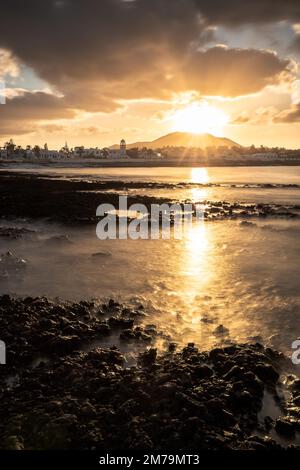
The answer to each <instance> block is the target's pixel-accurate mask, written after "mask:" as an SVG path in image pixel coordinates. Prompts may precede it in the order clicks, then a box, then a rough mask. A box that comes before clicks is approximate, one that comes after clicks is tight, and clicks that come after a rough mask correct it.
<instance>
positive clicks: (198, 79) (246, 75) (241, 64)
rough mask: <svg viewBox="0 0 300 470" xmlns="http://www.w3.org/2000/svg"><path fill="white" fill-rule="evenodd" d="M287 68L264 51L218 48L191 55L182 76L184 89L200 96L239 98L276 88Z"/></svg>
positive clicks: (272, 54)
mask: <svg viewBox="0 0 300 470" xmlns="http://www.w3.org/2000/svg"><path fill="white" fill-rule="evenodd" d="M290 65H291V63H290V61H289V60H284V59H280V58H279V57H278V56H277V55H276V54H275V53H274V52H271V51H268V50H256V49H228V48H226V47H223V46H218V47H213V48H210V49H208V50H206V51H204V52H196V53H194V54H193V55H191V56H190V57H189V59H188V60H187V62H186V63H185V64H184V69H185V70H184V72H185V75H186V77H187V81H186V84H187V86H188V87H189V88H192V89H194V90H198V91H199V92H201V93H202V94H204V95H222V96H239V95H246V94H250V93H255V92H258V91H260V90H261V89H263V88H264V87H265V86H267V85H271V84H272V85H274V84H278V83H279V82H280V80H281V79H282V78H283V74H286V78H287V76H288V75H289V67H290Z"/></svg>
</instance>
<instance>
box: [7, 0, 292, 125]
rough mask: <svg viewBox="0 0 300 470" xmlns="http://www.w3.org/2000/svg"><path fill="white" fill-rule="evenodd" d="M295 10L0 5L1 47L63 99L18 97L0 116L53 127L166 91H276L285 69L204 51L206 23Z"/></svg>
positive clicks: (229, 5)
mask: <svg viewBox="0 0 300 470" xmlns="http://www.w3.org/2000/svg"><path fill="white" fill-rule="evenodd" d="M299 11H300V7H299V2H298V1H297V2H294V1H291V0H287V1H286V2H284V3H282V2H279V1H274V0H273V1H272V2H271V1H266V0H263V1H261V2H258V1H252V2H233V1H232V0H229V1H227V2H224V1H222V2H221V1H216V0H210V1H209V0H206V1H201V0H135V1H124V0H43V1H41V0H26V2H25V1H24V0H1V18H2V19H3V21H2V22H1V28H0V47H2V48H6V49H7V50H9V51H12V52H13V54H14V55H15V56H16V57H17V58H18V59H19V60H20V61H21V62H23V63H25V64H27V65H29V66H31V67H32V68H33V69H34V70H35V72H36V73H37V74H38V75H39V76H40V77H42V78H43V79H45V80H46V81H47V82H49V83H50V84H51V85H52V86H53V87H54V88H56V89H57V90H58V91H59V92H60V93H62V94H63V95H64V97H63V98H56V97H51V98H50V97H49V96H48V97H47V96H39V95H38V94H30V95H26V96H25V97H23V98H22V99H19V100H13V103H11V111H10V110H9V107H7V109H8V112H10V113H11V114H14V109H18V110H19V112H20V114H21V115H22V113H23V116H24V115H25V114H26V113H28V116H30V119H43V118H46V111H47V109H48V112H49V115H48V116H47V119H54V117H55V118H60V117H68V116H69V117H72V116H71V114H72V111H71V108H73V109H82V110H88V111H91V112H97V111H103V112H110V111H113V110H115V109H117V108H118V107H119V106H120V104H119V100H122V99H133V98H170V96H171V94H172V92H174V91H186V90H195V91H198V92H199V93H200V94H207V95H218V94H219V95H225V96H238V95H241V94H248V93H252V92H256V91H258V90H260V89H262V88H263V87H264V86H265V85H267V84H271V83H277V82H278V80H279V77H280V74H281V73H282V72H284V71H287V69H288V66H289V62H288V61H287V60H280V59H279V58H278V57H277V56H276V55H275V54H273V53H272V52H270V51H255V50H251V49H246V50H240V49H224V48H220V47H212V48H210V49H208V50H206V51H205V50H203V47H204V46H207V44H208V43H210V42H211V41H212V39H213V34H214V33H213V29H212V25H214V24H235V25H238V24H243V23H245V22H261V21H275V20H279V19H285V18H293V19H294V20H295V19H296V20H297V18H298V15H299ZM200 48H201V49H200ZM47 100H48V102H47ZM29 102H30V103H29ZM22 107H23V109H24V111H21V108H22ZM40 115H41V116H43V117H41V118H40V117H39V116H40Z"/></svg>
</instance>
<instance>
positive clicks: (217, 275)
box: [0, 167, 300, 355]
mask: <svg viewBox="0 0 300 470" xmlns="http://www.w3.org/2000/svg"><path fill="white" fill-rule="evenodd" d="M28 171H30V172H32V169H31V170H28ZM34 171H35V172H36V173H38V174H46V173H47V174H51V176H53V175H55V176H56V177H59V178H61V177H62V178H75V179H82V178H83V179H89V180H94V179H99V180H113V181H118V180H122V181H125V182H126V181H139V182H145V183H149V182H154V183H161V185H160V187H159V188H157V187H153V188H149V187H148V186H147V185H146V186H147V187H145V188H138V189H130V190H129V191H134V192H135V193H136V194H143V195H145V194H152V195H153V194H154V195H161V194H163V195H164V196H167V197H169V198H170V199H174V200H177V199H188V198H190V199H192V200H206V199H207V200H218V201H219V200H226V201H239V202H240V201H245V202H264V203H270V204H272V203H274V202H276V203H277V204H283V205H284V204H291V205H297V204H299V201H300V168H299V167H282V168H279V167H260V168H253V167H251V168H250V167H249V168H228V167H227V168H193V169H192V168H167V169H166V168H132V169H129V168H111V169H109V168H99V169H91V168H81V169H62V168H60V169H58V168H56V169H53V168H51V169H50V168H49V169H47V170H44V169H35V170H34ZM170 183H173V184H174V183H175V184H176V186H175V187H172V188H170V187H169V186H168V185H169V184H170ZM181 183H183V184H181ZM190 183H192V184H190ZM270 185H272V186H270ZM125 192H126V189H125ZM49 197H50V195H49ZM252 222H253V223H252V224H242V223H241V220H219V221H213V222H201V221H200V222H198V223H194V224H193V226H192V227H191V228H190V230H189V231H188V232H187V233H186V234H185V236H184V237H183V238H182V239H181V240H174V239H171V240H136V241H134V240H104V241H100V240H98V239H97V237H96V232H95V229H96V227H93V226H89V227H84V228H72V229H71V228H69V227H68V228H67V227H64V226H61V225H56V224H47V223H45V222H42V221H36V222H34V223H29V222H28V221H26V220H18V221H16V220H15V221H5V220H2V222H1V225H2V226H3V225H6V226H10V227H11V226H18V227H27V228H30V229H33V230H36V232H37V233H36V235H35V236H34V237H32V238H28V239H20V240H12V241H7V240H6V239H1V238H0V253H2V252H4V251H7V250H8V249H9V250H10V251H12V253H13V254H14V255H16V256H19V257H21V258H24V259H26V260H27V268H26V270H25V273H24V276H22V279H20V278H14V276H11V277H9V278H8V279H6V280H2V281H1V282H0V292H1V293H4V292H5V293H7V292H10V293H12V294H15V295H47V296H50V297H53V298H54V297H57V296H58V297H61V298H63V299H68V300H72V299H76V300H78V299H83V298H88V299H90V298H95V299H98V300H99V301H102V300H103V299H108V298H110V297H113V298H116V299H118V300H120V301H122V302H127V303H129V304H136V303H143V304H144V306H145V311H146V313H147V317H145V318H144V319H143V322H144V323H146V324H147V323H149V324H150V323H155V324H156V325H157V328H158V330H160V331H161V335H160V336H159V337H158V340H157V345H158V346H159V347H161V348H164V347H165V344H166V342H167V341H168V340H170V339H172V340H173V341H176V342H178V344H180V345H183V344H186V343H187V342H191V341H192V342H195V343H196V344H197V345H198V346H199V347H200V348H202V349H208V348H210V347H212V346H216V345H218V344H229V343H230V342H234V341H245V342H246V341H261V342H263V343H265V344H268V345H270V346H273V347H275V348H278V349H280V350H282V351H284V352H285V353H286V354H288V355H290V354H291V353H292V349H291V344H292V342H293V341H294V340H295V339H297V338H298V337H300V320H299V319H300V288H299V281H300V243H299V238H300V219H298V218H294V219H285V218H267V219H257V220H252ZM61 234H63V235H68V236H69V240H70V242H69V243H68V242H66V243H64V242H57V243H56V242H49V239H50V238H51V237H52V236H53V235H61ZM97 252H101V254H100V255H98V256H93V254H94V253H97ZM220 325H223V329H221V328H218V327H220ZM220 332H221V333H222V334H220Z"/></svg>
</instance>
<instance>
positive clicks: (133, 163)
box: [0, 159, 300, 169]
mask: <svg viewBox="0 0 300 470" xmlns="http://www.w3.org/2000/svg"><path fill="white" fill-rule="evenodd" d="M268 166H269V167H272V166H276V167H280V166H283V167H285V166H288V167H289V166H300V159H299V160H291V161H286V162H283V161H278V162H275V161H274V162H252V161H248V162H240V163H236V164H233V163H232V162H224V161H223V160H220V161H214V162H211V163H209V162H208V161H201V162H199V161H197V160H185V161H183V160H179V161H178V160H159V161H154V160H152V161H151V160H142V159H136V160H134V159H131V160H124V161H121V160H118V161H116V160H94V159H84V160H64V161H51V160H49V161H42V162H37V161H36V160H34V161H26V162H25V161H22V162H20V161H17V160H11V161H9V162H8V161H3V160H2V161H0V169H2V168H3V169H9V168H22V167H23V168H32V169H34V168H51V167H53V168H64V167H65V168H85V167H87V168H138V167H141V168H148V167H149V168H174V167H175V168H178V167H183V168H184V167H187V168H193V167H204V168H206V167H207V168H215V167H232V168H235V167H268Z"/></svg>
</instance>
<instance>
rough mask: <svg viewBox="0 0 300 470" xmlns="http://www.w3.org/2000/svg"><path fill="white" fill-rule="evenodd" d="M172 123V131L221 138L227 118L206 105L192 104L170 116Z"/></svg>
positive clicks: (216, 109)
mask: <svg viewBox="0 0 300 470" xmlns="http://www.w3.org/2000/svg"><path fill="white" fill-rule="evenodd" d="M172 121H173V130H174V131H181V132H192V133H193V134H205V133H210V134H214V135H216V136H223V135H224V127H225V125H226V124H227V123H228V121H229V116H228V115H227V114H226V113H224V111H222V110H221V109H218V108H216V107H215V106H211V105H210V104H208V103H203V104H202V103H201V104H198V103H193V104H190V105H189V106H187V107H186V108H183V109H180V110H178V111H176V112H175V114H174V115H173V116H172Z"/></svg>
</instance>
